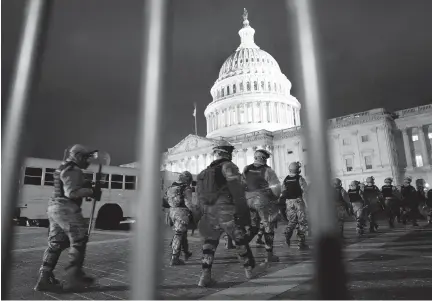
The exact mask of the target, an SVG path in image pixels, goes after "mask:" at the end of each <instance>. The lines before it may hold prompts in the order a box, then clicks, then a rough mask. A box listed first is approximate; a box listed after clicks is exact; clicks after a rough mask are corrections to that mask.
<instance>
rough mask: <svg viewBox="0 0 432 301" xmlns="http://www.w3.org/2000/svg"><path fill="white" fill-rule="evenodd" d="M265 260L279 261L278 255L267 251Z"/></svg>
mask: <svg viewBox="0 0 432 301" xmlns="http://www.w3.org/2000/svg"><path fill="white" fill-rule="evenodd" d="M265 262H279V257H278V256H276V255H274V254H273V252H267V256H266V259H265Z"/></svg>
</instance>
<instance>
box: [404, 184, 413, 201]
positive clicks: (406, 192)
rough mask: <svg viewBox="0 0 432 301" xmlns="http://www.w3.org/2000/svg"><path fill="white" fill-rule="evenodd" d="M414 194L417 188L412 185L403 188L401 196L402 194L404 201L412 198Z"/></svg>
mask: <svg viewBox="0 0 432 301" xmlns="http://www.w3.org/2000/svg"><path fill="white" fill-rule="evenodd" d="M413 192H415V188H414V187H413V186H411V185H408V186H403V185H402V187H401V194H402V197H403V198H404V199H406V198H410V197H411V196H412V194H413Z"/></svg>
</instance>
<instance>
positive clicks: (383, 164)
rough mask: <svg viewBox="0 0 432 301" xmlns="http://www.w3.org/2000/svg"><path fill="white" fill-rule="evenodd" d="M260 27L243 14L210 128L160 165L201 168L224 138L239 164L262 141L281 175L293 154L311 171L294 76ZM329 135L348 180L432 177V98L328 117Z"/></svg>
mask: <svg viewBox="0 0 432 301" xmlns="http://www.w3.org/2000/svg"><path fill="white" fill-rule="evenodd" d="M254 34H255V30H254V29H253V28H252V27H250V25H249V21H248V19H247V15H245V16H244V21H243V28H242V29H240V31H239V35H240V39H241V43H240V46H239V47H238V48H237V49H236V51H235V52H234V53H233V54H232V55H230V56H229V57H228V58H227V59H226V61H225V62H224V64H223V65H222V68H221V69H220V72H219V78H218V79H217V80H216V82H215V84H214V85H213V87H212V88H211V90H210V93H211V95H212V98H213V101H212V102H211V103H210V104H209V105H208V106H207V108H206V110H205V111H204V114H205V117H206V120H207V136H206V137H200V136H196V135H193V134H191V135H189V136H187V137H185V138H184V139H183V140H181V141H180V142H179V143H178V144H177V145H175V146H174V147H172V148H170V149H169V150H168V152H166V153H164V154H163V163H162V165H161V170H162V171H163V170H165V171H171V172H181V171H184V170H189V171H190V172H192V173H193V174H198V173H199V172H200V171H201V170H202V169H204V168H205V167H206V166H208V165H209V164H210V163H211V161H212V160H213V159H214V158H213V155H212V147H213V144H214V142H215V140H218V139H225V140H227V141H229V142H231V143H232V144H233V145H234V146H235V148H236V149H235V151H234V154H233V162H234V163H235V164H237V165H238V167H239V168H240V170H242V169H243V167H244V166H245V165H247V164H251V163H252V162H253V154H254V151H255V150H256V149H257V148H265V149H267V150H269V151H270V152H271V153H272V154H273V156H272V157H271V159H270V160H269V162H268V164H269V165H270V166H271V167H272V168H273V169H274V170H275V171H276V173H277V175H278V176H279V178H280V179H281V180H282V179H283V178H284V177H285V176H286V175H287V173H288V165H289V163H290V162H293V161H300V162H301V163H302V165H303V168H302V172H303V174H304V176H305V177H306V179H307V178H308V173H309V171H310V167H309V166H308V162H307V160H306V152H307V149H306V147H305V144H304V142H303V136H302V127H301V121H300V109H301V104H300V102H299V101H298V100H297V99H296V98H295V97H294V96H292V95H291V94H290V90H291V82H290V81H289V80H288V79H287V77H286V76H285V75H284V74H283V73H282V72H281V69H280V67H279V65H278V63H277V62H276V60H275V59H274V58H273V57H272V56H271V55H270V54H268V53H267V52H265V51H264V50H262V49H260V48H259V47H258V46H257V45H256V44H255V42H254ZM328 139H329V146H330V162H331V163H330V164H331V167H332V172H333V174H334V176H336V177H339V178H340V179H341V180H342V183H343V186H344V187H347V186H348V185H349V183H350V182H351V181H352V180H359V181H363V180H365V179H366V177H368V176H374V177H375V179H376V183H377V184H378V185H382V184H383V181H384V179H385V178H386V177H393V178H394V179H395V183H396V184H400V183H401V182H402V180H403V177H404V176H406V175H410V176H412V177H413V178H414V179H416V178H420V177H421V178H424V179H425V180H426V182H427V183H429V184H431V183H432V168H431V163H432V161H431V142H432V104H429V105H425V106H420V107H415V108H409V109H406V110H401V111H396V112H389V111H387V110H385V109H383V108H377V109H373V110H369V111H366V112H359V113H355V114H351V115H348V116H342V117H338V118H333V119H330V120H329V121H328ZM123 166H129V167H136V164H135V163H132V164H126V165H123Z"/></svg>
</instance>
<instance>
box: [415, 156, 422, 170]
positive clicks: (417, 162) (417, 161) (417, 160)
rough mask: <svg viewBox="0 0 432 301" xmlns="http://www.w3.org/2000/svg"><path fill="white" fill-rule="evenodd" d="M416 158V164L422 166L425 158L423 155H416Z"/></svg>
mask: <svg viewBox="0 0 432 301" xmlns="http://www.w3.org/2000/svg"><path fill="white" fill-rule="evenodd" d="M415 160H416V166H417V167H422V166H423V158H422V156H421V155H416V156H415Z"/></svg>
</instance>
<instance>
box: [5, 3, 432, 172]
mask: <svg viewBox="0 0 432 301" xmlns="http://www.w3.org/2000/svg"><path fill="white" fill-rule="evenodd" d="M317 2H318V4H319V5H318V11H319V13H318V27H319V33H320V40H321V45H322V49H321V50H322V53H321V57H322V59H323V67H324V74H325V76H326V80H325V89H326V91H327V96H328V99H329V102H330V104H331V110H330V111H331V117H337V116H341V115H346V114H350V113H354V112H359V111H365V110H369V109H372V108H377V107H385V108H387V109H389V110H398V109H403V108H408V107H414V106H418V105H424V104H428V103H431V102H432V55H431V53H432V36H431V28H432V18H431V14H430V12H431V11H432V1H431V0H400V1H396V0H380V1H377V0H350V1H347V0H326V1H321V0H320V1H317ZM23 3H24V2H23V1H22V0H4V1H2V124H3V121H4V108H5V105H6V103H7V101H6V96H7V94H8V90H9V83H10V77H11V74H12V69H13V63H14V59H15V53H16V47H17V41H18V37H19V33H20V26H21V21H22V19H21V18H22V13H23ZM142 7H143V2H142V1H136V0H127V1H120V0H73V1H55V6H54V10H53V14H52V20H51V24H50V29H49V33H48V43H47V48H46V53H45V57H44V62H43V68H42V76H41V81H40V84H39V85H38V89H37V90H36V91H35V92H34V93H33V95H32V97H31V106H30V111H29V116H28V132H27V135H26V141H25V142H26V155H27V156H34V157H42V158H52V159H61V157H62V155H63V150H64V148H65V147H66V146H68V145H70V144H73V143H83V144H89V145H92V146H96V147H98V148H100V149H105V150H107V151H108V152H110V153H111V156H112V163H113V164H122V163H128V162H132V161H134V160H135V159H136V158H135V153H136V148H135V138H136V127H137V125H138V123H137V119H138V118H137V110H138V93H139V74H140V56H141V51H142V42H141V41H142ZM243 7H246V8H247V9H248V11H249V20H250V24H251V26H252V27H253V28H254V29H255V30H256V33H255V42H256V43H257V45H258V46H260V47H261V49H263V50H265V51H267V52H268V53H270V54H271V55H272V56H273V57H274V58H275V59H276V60H277V61H278V63H279V65H280V67H281V69H282V72H283V73H284V74H285V75H286V76H287V77H288V79H289V80H290V81H291V82H292V84H293V89H292V91H291V94H292V95H294V96H296V97H298V99H299V101H300V102H302V99H301V92H300V84H301V82H300V79H299V76H298V75H299V74H298V71H297V70H296V68H297V64H296V56H295V55H294V54H295V50H296V47H295V41H294V37H293V35H292V28H289V26H290V27H291V25H290V24H291V23H290V22H291V21H292V20H289V19H288V13H287V11H286V9H285V1H280V0H271V1H267V0H257V1H253V0H236V1H232V0H217V1H216V0H181V1H180V0H176V1H174V3H173V4H172V9H173V13H172V18H173V19H172V29H173V31H172V32H171V34H170V35H169V36H168V40H170V45H171V47H169V49H168V50H167V56H168V57H167V61H168V62H169V63H168V66H167V72H168V75H167V86H166V91H165V97H164V101H165V105H164V116H163V121H164V135H163V136H164V141H163V148H164V149H166V148H168V147H172V146H174V145H175V144H176V143H177V142H179V141H180V140H181V139H183V138H184V137H185V136H186V135H188V134H190V133H192V132H193V129H194V128H193V125H194V120H193V116H192V112H193V103H194V102H197V104H198V127H199V134H200V135H203V136H205V134H206V126H205V118H204V115H203V112H204V109H205V107H206V105H207V104H208V103H209V102H211V96H210V91H209V90H210V88H211V86H212V85H213V83H214V82H215V80H216V79H217V77H218V74H219V69H220V67H221V66H222V63H223V62H224V60H225V59H226V58H227V57H228V56H229V55H230V54H231V53H232V52H233V51H235V49H236V48H237V47H238V45H239V44H240V38H239V36H238V30H239V29H240V28H241V26H242V21H243V19H242V13H243Z"/></svg>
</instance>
